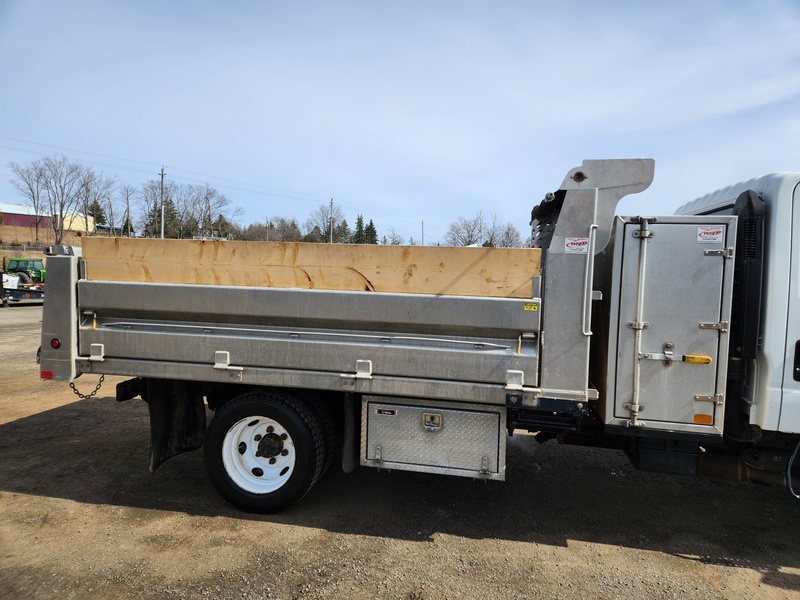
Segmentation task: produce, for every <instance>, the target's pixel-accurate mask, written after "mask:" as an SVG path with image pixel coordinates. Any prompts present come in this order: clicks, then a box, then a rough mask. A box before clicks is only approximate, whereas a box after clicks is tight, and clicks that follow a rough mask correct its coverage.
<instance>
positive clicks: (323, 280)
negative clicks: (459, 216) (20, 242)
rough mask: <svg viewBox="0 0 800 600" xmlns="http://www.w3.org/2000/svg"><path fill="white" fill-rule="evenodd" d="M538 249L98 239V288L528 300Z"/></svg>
mask: <svg viewBox="0 0 800 600" xmlns="http://www.w3.org/2000/svg"><path fill="white" fill-rule="evenodd" d="M540 252H541V251H540V250H539V249H534V248H454V247H438V246H378V245H369V244H307V243H295V242H229V241H204V240H161V239H130V238H103V237H92V238H84V240H83V258H84V260H85V261H86V276H87V278H88V279H91V280H96V281H132V282H155V283H181V284H198V285H234V286H250V287H281V288H306V289H325V290H351V291H358V290H366V291H375V292H401V293H412V294H444V295H463V296H490V297H492V296H494V297H507V298H529V297H530V296H531V294H532V290H533V277H534V276H536V275H538V274H539V272H540V256H541V254H540Z"/></svg>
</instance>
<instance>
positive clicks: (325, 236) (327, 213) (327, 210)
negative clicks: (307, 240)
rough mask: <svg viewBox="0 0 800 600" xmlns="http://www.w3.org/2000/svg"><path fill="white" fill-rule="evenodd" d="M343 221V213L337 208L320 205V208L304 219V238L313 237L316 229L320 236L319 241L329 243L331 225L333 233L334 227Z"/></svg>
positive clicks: (335, 206)
mask: <svg viewBox="0 0 800 600" xmlns="http://www.w3.org/2000/svg"><path fill="white" fill-rule="evenodd" d="M343 220H344V212H343V211H342V209H341V208H340V207H339V206H337V205H335V204H334V205H333V206H332V207H331V205H330V204H321V205H320V207H319V208H318V209H316V210H315V211H314V212H312V213H311V214H310V215H309V217H308V219H306V223H305V229H306V236H312V235H314V234H315V233H316V232H315V229H318V230H319V232H320V234H321V236H322V239H321V241H323V242H329V241H330V239H331V225H332V226H333V230H334V232H335V231H336V226H337V225H338V224H339V223H340V222H341V221H343Z"/></svg>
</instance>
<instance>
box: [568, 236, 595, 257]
mask: <svg viewBox="0 0 800 600" xmlns="http://www.w3.org/2000/svg"><path fill="white" fill-rule="evenodd" d="M588 252H589V238H583V237H568V238H566V239H565V240H564V254H587V253H588Z"/></svg>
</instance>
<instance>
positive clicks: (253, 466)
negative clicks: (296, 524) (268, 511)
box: [222, 416, 297, 494]
mask: <svg viewBox="0 0 800 600" xmlns="http://www.w3.org/2000/svg"><path fill="white" fill-rule="evenodd" d="M296 460H297V453H296V452H295V447H294V442H293V441H292V437H291V436H290V435H289V432H288V431H286V429H285V428H284V427H283V426H282V425H281V424H280V423H278V422H277V421H273V420H272V419H269V418H267V417H259V416H253V417H247V418H245V419H242V420H241V421H238V422H237V423H236V424H235V425H234V426H233V427H231V428H230V429H229V430H228V433H227V434H226V435H225V439H224V440H223V442H222V462H223V464H224V466H225V471H226V472H227V473H228V476H229V477H230V478H231V480H232V481H233V482H234V483H235V484H236V485H238V486H239V487H240V488H242V489H243V490H245V491H247V492H251V493H253V494H268V493H270V492H274V491H275V490H278V489H280V488H281V487H282V486H283V485H284V484H285V483H286V482H287V481H289V477H291V475H292V472H293V471H294V465H295V462H296Z"/></svg>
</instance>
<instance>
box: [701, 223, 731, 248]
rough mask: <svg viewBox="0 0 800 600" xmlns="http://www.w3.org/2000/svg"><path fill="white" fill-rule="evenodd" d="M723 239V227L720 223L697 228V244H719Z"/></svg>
mask: <svg viewBox="0 0 800 600" xmlns="http://www.w3.org/2000/svg"><path fill="white" fill-rule="evenodd" d="M724 241H725V229H724V228H723V227H722V226H721V225H711V226H708V227H698V228H697V243H698V244H721V243H723V242H724Z"/></svg>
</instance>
